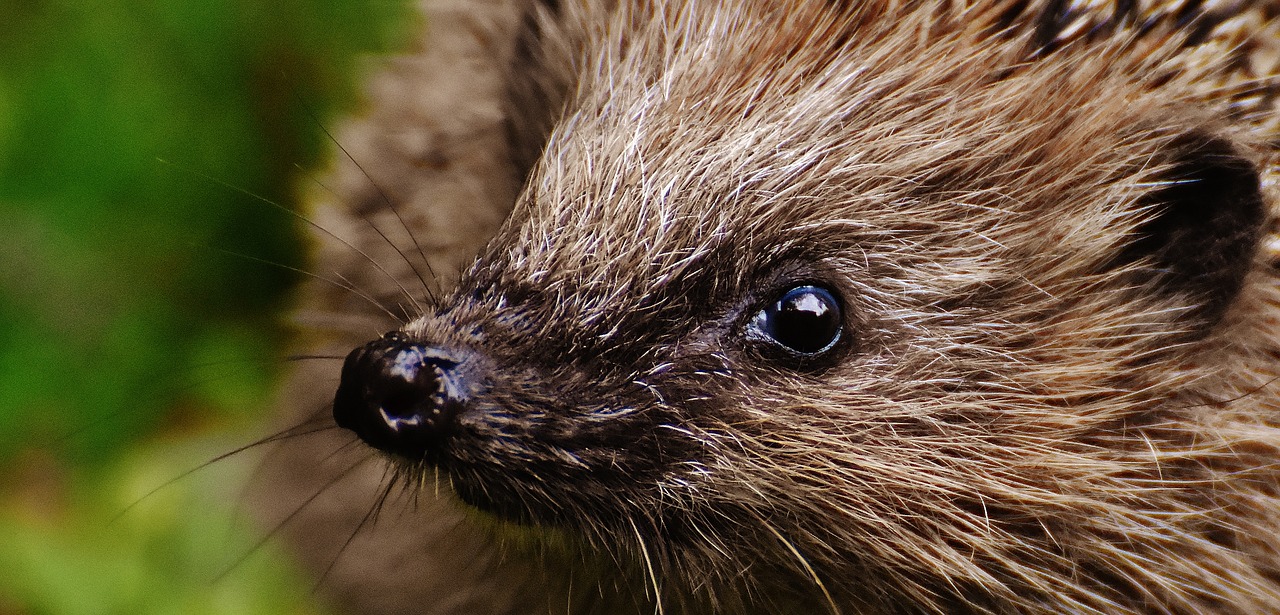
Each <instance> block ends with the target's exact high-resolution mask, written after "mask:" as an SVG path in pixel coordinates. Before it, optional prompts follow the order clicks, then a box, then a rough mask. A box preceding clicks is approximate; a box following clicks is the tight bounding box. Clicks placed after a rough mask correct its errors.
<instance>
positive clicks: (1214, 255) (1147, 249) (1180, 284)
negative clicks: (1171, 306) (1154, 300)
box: [1116, 133, 1266, 332]
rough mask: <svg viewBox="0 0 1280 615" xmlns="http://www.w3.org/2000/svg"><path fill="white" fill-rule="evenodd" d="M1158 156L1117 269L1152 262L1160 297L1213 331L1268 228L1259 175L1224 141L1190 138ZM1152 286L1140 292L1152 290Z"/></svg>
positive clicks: (1202, 136)
mask: <svg viewBox="0 0 1280 615" xmlns="http://www.w3.org/2000/svg"><path fill="white" fill-rule="evenodd" d="M1168 147H1169V149H1168V150H1166V151H1167V154H1166V156H1167V157H1166V156H1161V157H1162V158H1164V159H1165V160H1169V161H1171V162H1170V163H1166V165H1164V166H1165V169H1166V171H1165V172H1164V173H1163V174H1162V175H1161V177H1160V180H1161V182H1160V185H1159V187H1158V188H1156V189H1155V191H1154V192H1152V193H1151V194H1149V195H1148V196H1147V197H1146V198H1145V199H1144V201H1143V202H1142V204H1143V205H1144V206H1146V209H1147V210H1148V211H1149V212H1151V213H1150V215H1151V217H1150V218H1149V219H1147V220H1146V221H1145V222H1143V223H1142V224H1141V225H1139V226H1138V227H1137V228H1136V229H1135V230H1134V233H1133V235H1132V238H1131V239H1130V241H1129V242H1128V244H1127V245H1126V246H1125V247H1124V249H1123V250H1122V252H1121V253H1120V255H1119V257H1118V261H1119V262H1117V263H1116V264H1118V265H1127V264H1132V263H1135V262H1137V261H1139V260H1140V259H1147V262H1149V263H1151V268H1150V269H1148V270H1144V271H1143V273H1142V275H1145V274H1146V271H1150V272H1151V274H1152V275H1154V276H1156V278H1157V279H1156V287H1157V288H1158V289H1159V292H1164V293H1168V294H1170V295H1176V296H1178V297H1181V298H1184V300H1185V299H1186V298H1189V299H1191V300H1193V301H1194V304H1193V305H1191V306H1188V307H1190V308H1191V314H1193V315H1194V316H1195V317H1196V318H1197V319H1199V320H1201V321H1202V322H1203V323H1204V324H1205V325H1206V326H1205V327H1204V329H1203V331H1205V332H1207V331H1208V329H1209V328H1210V327H1212V326H1213V325H1215V324H1217V322H1218V321H1219V320H1221V318H1222V316H1223V314H1224V313H1225V312H1226V310H1227V307H1228V306H1230V304H1231V302H1232V300H1233V299H1235V297H1236V295H1237V294H1238V293H1239V292H1240V288H1241V287H1242V286H1243V284H1244V277H1245V274H1246V273H1248V271H1249V269H1250V267H1251V263H1252V260H1253V256H1254V253H1255V250H1256V247H1257V244H1258V240H1259V237H1260V236H1261V232H1262V225H1263V224H1264V223H1265V220H1266V214H1265V209H1266V205H1265V200H1264V198H1263V195H1262V188H1261V185H1260V184H1261V182H1260V180H1259V172H1258V169H1257V168H1256V167H1255V166H1254V164H1253V163H1252V162H1251V161H1250V160H1248V159H1247V158H1245V157H1243V156H1241V155H1240V154H1239V153H1238V152H1237V151H1236V148H1235V147H1234V146H1233V145H1232V144H1231V143H1230V142H1229V141H1227V140H1225V139H1223V138H1220V137H1217V136H1213V135H1206V134H1203V133H1192V134H1189V135H1184V136H1182V137H1180V138H1178V139H1175V140H1173V141H1172V142H1171V143H1170V144H1169V146H1168ZM1149 284H1150V279H1148V280H1146V284H1142V285H1143V286H1147V287H1150V286H1149Z"/></svg>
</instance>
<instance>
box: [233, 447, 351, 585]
mask: <svg viewBox="0 0 1280 615" xmlns="http://www.w3.org/2000/svg"><path fill="white" fill-rule="evenodd" d="M352 439H353V440H354V439H355V438H352ZM343 446H346V445H343ZM365 461H368V457H366V458H364V459H361V460H360V461H357V462H355V463H353V464H351V466H350V467H348V468H347V469H345V470H343V471H342V472H339V473H338V474H337V475H336V476H334V477H333V478H331V479H329V481H328V482H326V483H325V484H324V485H323V486H321V487H320V488H319V489H317V490H316V492H315V493H313V494H311V496H310V497H308V498H307V499H305V500H303V501H302V503H301V504H298V507H297V508H295V509H293V512H291V513H289V514H288V516H286V517H285V518H284V519H281V520H280V522H279V523H276V524H275V525H274V526H273V527H272V528H271V529H270V530H269V531H268V532H267V533H266V534H265V535H264V536H262V537H261V538H259V539H258V541H257V542H255V543H254V545H253V546H252V547H250V548H249V549H248V550H247V551H245V552H244V553H242V554H241V555H240V556H239V557H237V558H236V560H235V561H234V562H232V563H231V565H230V566H228V567H227V568H226V569H225V570H223V571H222V572H221V573H219V574H218V576H216V577H214V579H213V582H214V583H218V582H220V581H222V579H224V578H226V576H227V575H229V574H231V573H232V572H233V571H234V570H235V569H236V568H239V567H240V565H241V564H243V563H244V562H245V560H247V559H249V558H250V557H251V556H253V554H254V553H257V552H258V551H259V550H261V549H262V547H263V546H264V545H266V544H267V542H268V541H270V540H271V539H272V538H274V537H276V536H277V535H278V534H279V533H280V532H281V530H283V529H284V527H285V526H286V525H288V524H289V522H290V521H293V520H294V519H296V518H297V517H298V515H300V514H302V511H304V510H306V509H307V507H308V506H310V505H311V503H312V502H314V501H315V500H316V498H319V497H320V496H321V495H322V494H323V493H324V492H326V491H328V490H329V489H331V488H332V487H333V486H334V485H336V484H338V482H340V481H342V479H344V478H346V477H348V476H350V475H351V473H352V472H353V471H355V469H356V468H358V467H360V466H361V465H363V464H364V462H365Z"/></svg>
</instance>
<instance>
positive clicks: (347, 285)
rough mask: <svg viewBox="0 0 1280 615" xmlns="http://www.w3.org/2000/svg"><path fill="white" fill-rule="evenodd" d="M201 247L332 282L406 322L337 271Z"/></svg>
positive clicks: (397, 319)
mask: <svg viewBox="0 0 1280 615" xmlns="http://www.w3.org/2000/svg"><path fill="white" fill-rule="evenodd" d="M200 247H203V248H204V249H206V250H213V251H215V252H221V253H223V254H226V255H228V256H235V257H237V258H243V259H245V260H249V261H253V262H255V263H261V264H263V265H269V266H272V267H278V268H280V269H284V270H285V271H291V272H293V273H298V274H301V275H304V276H307V277H310V278H313V279H316V280H320V281H321V282H324V283H326V284H330V285H332V286H333V287H335V288H339V289H342V290H345V291H347V292H349V293H352V294H354V295H356V296H357V297H360V298H361V299H364V300H365V301H366V302H368V303H369V305H372V306H373V307H376V308H378V309H379V310H382V312H383V313H385V314H386V315H387V316H389V317H391V319H392V320H394V321H396V322H399V323H401V324H404V322H405V321H406V320H407V319H406V318H404V317H402V316H396V315H395V313H393V312H392V311H391V310H390V309H388V308H387V306H385V305H383V304H382V302H380V301H378V300H377V299H374V298H373V296H372V295H370V294H369V293H368V291H365V290H364V289H361V288H359V287H358V286H357V285H356V284H355V283H353V282H351V281H350V280H348V279H347V278H346V277H345V276H343V275H341V274H338V273H337V272H335V275H337V276H338V278H339V279H337V280H335V279H333V278H329V277H325V276H323V275H320V274H318V273H312V272H310V271H307V270H305V269H300V268H298V267H293V266H290V265H286V264H284V263H277V262H275V261H272V260H268V259H265V258H260V257H257V256H253V255H250V254H241V253H239V252H235V251H233V250H227V249H225V248H215V247H213V246H200ZM366 258H368V257H367V256H366ZM402 290H403V289H402ZM401 311H402V312H403V310H401Z"/></svg>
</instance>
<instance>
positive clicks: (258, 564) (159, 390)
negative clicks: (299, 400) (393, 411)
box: [0, 0, 414, 615]
mask: <svg viewBox="0 0 1280 615" xmlns="http://www.w3.org/2000/svg"><path fill="white" fill-rule="evenodd" d="M413 21H414V18H413V16H412V12H411V11H410V10H409V9H408V7H407V6H406V5H405V4H404V3H403V2H400V1H398V0H383V1H376V0H275V1H272V0H224V1H221V2H213V1H210V0H204V1H201V0H0V233H3V237H2V241H0V614H2V615H9V614H26V613H40V614H43V613H51V614H68V615H72V614H81V613H83V614H99V613H183V614H193V613H316V612H324V606H323V605H322V604H320V603H319V601H318V599H317V598H316V596H315V595H314V592H313V591H312V582H311V581H307V580H304V579H303V577H302V576H301V575H300V574H299V573H298V572H297V571H296V570H295V569H293V568H292V566H291V564H290V562H289V561H288V559H287V557H286V556H285V555H284V553H283V551H284V548H283V546H282V545H278V544H276V543H275V542H272V541H268V542H267V543H266V544H265V546H264V547H262V548H259V549H255V546H254V545H255V544H256V543H257V542H258V540H259V539H260V538H261V537H262V536H263V533H264V532H263V530H261V529H260V528H255V527H251V524H250V523H248V522H247V520H246V517H245V514H244V512H243V511H239V510H237V501H238V500H239V499H240V494H239V491H238V489H239V487H238V485H240V484H242V483H243V482H244V480H245V479H246V477H247V476H248V475H249V473H250V472H252V469H253V465H254V458H253V456H252V455H237V456H235V457H233V458H232V459H230V460H227V461H220V462H218V463H215V464H213V465H211V466H210V467H208V468H205V469H202V470H199V471H197V472H195V473H193V474H191V475H189V476H182V477H181V478H179V480H176V481H174V482H173V483H172V484H167V483H168V481H170V480H171V479H174V478H175V477H179V476H181V475H182V474H183V473H184V472H185V471H186V470H188V469H190V468H192V467H194V466H196V465H198V464H199V463H200V462H201V461H203V460H206V459H209V458H212V457H214V456H216V455H218V454H220V453H224V452H227V451H229V450H231V449H233V448H235V447H236V446H239V445H242V444H245V443H247V442H250V441H252V440H254V439H256V438H257V437H261V436H262V435H265V434H266V433H267V430H268V427H267V424H268V423H267V419H268V417H267V415H268V411H267V409H268V408H269V405H270V404H269V398H270V395H271V390H272V386H273V384H274V382H275V379H276V378H277V377H278V376H279V374H280V373H281V372H282V370H283V369H284V367H285V363H284V362H283V358H284V357H283V354H284V349H285V348H287V344H286V342H287V340H288V339H289V337H288V336H289V331H288V330H287V328H286V326H285V325H284V323H285V322H286V314H285V310H286V309H287V307H288V303H289V297H290V289H291V287H292V285H293V284H294V283H295V282H296V281H297V279H296V277H297V276H296V275H294V274H291V273H290V272H289V270H288V269H286V268H285V267H273V266H267V265H263V264H261V263H259V262H256V261H255V260H253V259H262V260H265V261H271V262H274V263H279V264H281V265H284V266H286V267H294V266H304V265H302V256H301V255H302V254H303V251H304V249H305V242H304V241H303V239H302V236H303V234H304V233H303V229H302V228H301V226H300V224H299V223H298V222H297V221H296V220H295V219H293V218H292V217H290V216H289V215H288V214H286V213H284V212H281V211H279V210H276V209H273V208H272V207H271V206H269V205H265V204H263V203H262V202H260V201H258V200H256V199H254V198H252V197H249V196H246V194H244V193H242V192H240V191H238V190H243V191H245V192H248V193H253V194H257V195H261V196H263V197H265V198H267V199H271V200H273V201H277V202H280V203H282V204H284V205H286V206H288V207H295V206H296V204H295V202H294V195H295V194H296V193H297V192H298V190H296V188H298V187H300V186H298V184H299V182H300V180H301V178H302V177H303V175H304V174H303V172H302V171H301V170H300V169H308V170H310V169H314V168H316V167H317V166H322V164H323V161H324V160H326V156H327V152H328V151H329V149H330V148H331V147H332V145H331V144H329V143H327V141H326V137H325V136H324V133H323V132H322V130H321V124H327V125H331V124H332V123H334V118H335V117H336V116H337V114H338V113H340V112H341V111H343V110H347V111H349V110H351V109H352V105H353V104H354V103H355V102H356V101H357V90H356V86H355V84H356V83H357V81H358V79H357V78H358V73H359V72H360V70H361V69H362V68H367V67H368V66H370V59H371V58H372V57H373V54H377V53H381V52H386V51H388V50H391V49H394V48H395V47H396V46H398V45H399V44H400V43H402V42H404V41H406V40H407V37H408V36H409V35H410V34H411V32H412V30H413V25H414V24H413ZM313 114H314V115H313ZM316 118H319V119H318V120H317V119H316ZM219 182H225V183H226V184H229V185H230V186H233V187H234V188H236V189H230V188H228V187H227V186H223V185H220V184H219ZM237 189H238V190H237ZM231 254H240V255H244V256H245V257H238V256H232V255H231ZM246 257H248V258H246ZM161 486H163V488H162V489H160V490H159V491H157V492H156V493H154V494H151V495H147V494H148V493H149V492H150V491H152V490H153V489H155V488H157V487H161ZM246 554H248V557H247V558H244V559H243V561H241V558H242V556H245V555H246Z"/></svg>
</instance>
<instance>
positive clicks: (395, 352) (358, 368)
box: [333, 332, 466, 459]
mask: <svg viewBox="0 0 1280 615" xmlns="http://www.w3.org/2000/svg"><path fill="white" fill-rule="evenodd" d="M460 363H461V361H460V360H459V359H458V358H457V356H456V355H455V354H453V353H450V352H449V351H447V350H445V349H442V348H438V347H434V346H431V345H427V344H422V343H418V342H414V341H412V340H411V339H409V338H408V336H406V335H405V334H403V333H400V332H392V333H388V334H386V335H384V336H382V337H381V338H379V339H377V340H374V341H372V342H369V343H368V344H365V345H364V346H361V347H359V348H356V349H355V350H353V351H352V352H351V353H350V354H349V355H347V358H346V361H345V362H344V363H343V365H342V377H341V381H340V382H339V384H338V391H337V393H336V394H335V395H334V399H333V418H334V421H336V422H337V423H338V426H339V427H343V428H345V429H349V430H351V431H353V432H355V433H356V435H357V436H359V437H360V439H361V440H364V441H365V442H366V443H367V444H369V446H372V447H374V448H376V449H379V450H382V451H384V452H387V453H392V454H396V455H400V456H404V457H408V458H411V459H423V458H428V457H433V456H434V453H438V452H439V448H440V447H441V446H442V445H443V443H444V441H445V439H446V438H447V437H448V436H449V433H450V432H451V431H453V429H454V427H455V424H456V420H457V416H458V413H459V412H460V411H461V410H462V409H463V408H464V406H465V405H466V395H465V393H464V388H463V387H462V386H461V375H460V374H459V371H460V370H459V365H460Z"/></svg>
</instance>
